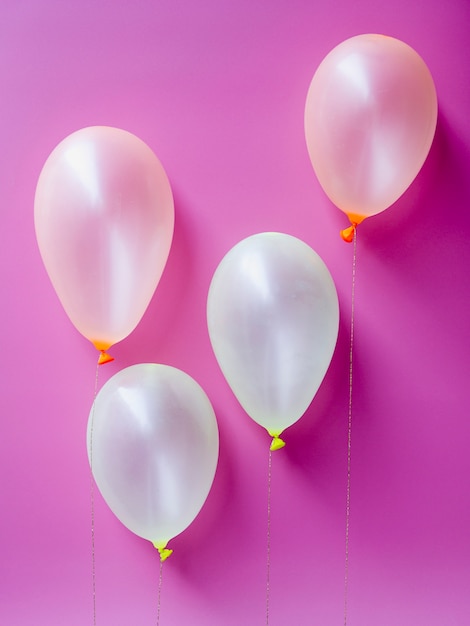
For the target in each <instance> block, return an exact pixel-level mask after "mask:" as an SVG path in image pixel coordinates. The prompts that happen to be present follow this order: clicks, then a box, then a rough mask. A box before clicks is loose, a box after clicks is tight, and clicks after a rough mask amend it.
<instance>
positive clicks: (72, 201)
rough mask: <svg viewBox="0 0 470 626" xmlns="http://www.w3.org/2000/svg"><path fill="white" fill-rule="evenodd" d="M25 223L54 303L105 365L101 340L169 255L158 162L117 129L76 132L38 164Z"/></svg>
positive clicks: (118, 336)
mask: <svg viewBox="0 0 470 626" xmlns="http://www.w3.org/2000/svg"><path fill="white" fill-rule="evenodd" d="M34 221H35V229H36V237H37V241H38V246H39V251H40V253H41V256H42V259H43V262H44V265H45V267H46V270H47V273H48V275H49V278H50V280H51V282H52V285H53V287H54V289H55V291H56V293H57V295H58V297H59V300H60V302H61V304H62V306H63V307H64V309H65V311H66V313H67V315H68V316H69V318H70V320H71V321H72V323H73V324H74V325H75V327H76V328H77V330H78V331H79V332H80V333H82V335H84V336H85V337H86V338H87V339H89V340H90V341H91V342H92V343H93V345H94V346H95V347H96V349H97V350H98V351H99V363H107V362H109V361H110V360H112V357H110V356H109V354H108V353H107V350H108V349H109V347H110V346H112V345H114V344H115V343H117V342H118V341H121V340H122V339H124V338H125V337H127V336H128V335H129V334H130V333H131V332H132V331H133V330H134V328H135V327H136V326H137V324H138V323H139V322H140V320H141V318H142V316H143V314H144V312H145V310H146V309H147V306H148V304H149V302H150V300H151V298H152V296H153V293H154V291H155V289H156V287H157V284H158V282H159V280H160V277H161V275H162V272H163V269H164V267H165V265H166V261H167V257H168V254H169V250H170V246H171V242H172V237H173V226H174V207H173V196H172V192H171V188H170V184H169V181H168V178H167V176H166V173H165V171H164V169H163V166H162V164H161V163H160V161H159V160H158V158H157V157H156V156H155V154H154V153H153V152H152V150H151V149H150V148H149V147H148V146H147V145H146V144H145V143H144V142H143V141H142V140H141V139H139V138H137V137H136V136H135V135H132V134H131V133H129V132H127V131H125V130H121V129H118V128H110V127H107V126H94V127H90V128H83V129H81V130H78V131H76V132H74V133H72V134H71V135H69V136H68V137H66V138H65V139H64V140H63V141H61V142H60V143H59V144H58V146H57V147H56V148H55V149H54V150H53V151H52V153H51V154H50V155H49V157H48V158H47V160H46V162H45V164H44V167H43V169H42V171H41V174H40V176H39V180H38V183H37V187H36V195H35V200H34Z"/></svg>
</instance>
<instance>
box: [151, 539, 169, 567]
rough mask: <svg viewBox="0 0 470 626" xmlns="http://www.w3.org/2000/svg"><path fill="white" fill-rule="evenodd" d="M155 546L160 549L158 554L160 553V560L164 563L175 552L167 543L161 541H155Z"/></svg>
mask: <svg viewBox="0 0 470 626" xmlns="http://www.w3.org/2000/svg"><path fill="white" fill-rule="evenodd" d="M153 546H154V548H156V549H157V550H158V554H159V555H160V561H161V562H162V563H163V562H164V561H166V560H167V558H168V557H169V556H171V555H172V554H173V550H170V549H168V548H167V547H166V543H161V542H159V541H154V542H153Z"/></svg>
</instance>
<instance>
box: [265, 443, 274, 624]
mask: <svg viewBox="0 0 470 626" xmlns="http://www.w3.org/2000/svg"><path fill="white" fill-rule="evenodd" d="M272 455H273V447H272V444H271V447H270V448H269V457H268V511H267V512H268V525H267V535H266V626H269V600H270V591H271V590H270V575H271V467H272Z"/></svg>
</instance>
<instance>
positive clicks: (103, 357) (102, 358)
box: [98, 350, 114, 365]
mask: <svg viewBox="0 0 470 626" xmlns="http://www.w3.org/2000/svg"><path fill="white" fill-rule="evenodd" d="M111 361H114V357H113V356H111V355H110V354H108V353H107V352H106V351H105V350H100V355H99V357H98V365H104V364H105V363H110V362H111Z"/></svg>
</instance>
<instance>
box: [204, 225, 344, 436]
mask: <svg viewBox="0 0 470 626" xmlns="http://www.w3.org/2000/svg"><path fill="white" fill-rule="evenodd" d="M338 318H339V311H338V297H337V294H336V288H335V285H334V282H333V279H332V277H331V274H330V273H329V271H328V268H327V267H326V265H325V264H324V262H323V261H322V259H321V258H320V257H319V256H318V254H317V253H316V252H315V251H314V250H312V248H310V247H309V246H308V245H307V244H306V243H304V242H302V241H300V240H299V239H297V238H295V237H292V236H290V235H286V234H283V233H260V234H258V235H253V236H251V237H248V238H247V239H244V240H243V241H241V242H239V243H238V244H237V245H236V246H235V247H234V248H232V249H231V250H230V251H229V252H228V253H227V255H226V256H225V257H224V258H223V259H222V261H221V263H220V264H219V266H218V267H217V269H216V271H215V273H214V276H213V279H212V282H211V285H210V289H209V296H208V303H207V320H208V328H209V335H210V339H211V343H212V347H213V349H214V353H215V355H216V358H217V361H218V363H219V365H220V368H221V370H222V372H223V374H224V376H225V378H226V380H227V382H228V384H229V385H230V387H231V389H232V391H233V392H234V394H235V396H236V397H237V398H238V400H239V402H240V403H241V405H242V406H243V408H244V409H245V411H246V412H247V413H248V415H249V416H250V417H251V418H252V419H253V420H254V421H256V422H257V423H258V424H260V425H262V426H264V427H265V428H266V429H267V430H268V431H269V432H270V433H271V434H273V435H275V434H279V433H281V432H282V431H283V430H284V429H285V428H286V427H288V426H290V425H291V424H293V423H294V422H296V421H297V420H298V419H299V418H300V417H301V416H302V415H303V413H304V412H305V410H306V409H307V407H308V405H309V404H310V402H311V401H312V399H313V397H314V395H315V393H316V392H317V390H318V387H319V386H320V384H321V382H322V380H323V377H324V375H325V373H326V371H327V369H328V366H329V364H330V361H331V357H332V355H333V351H334V348H335V345H336V340H337V335H338Z"/></svg>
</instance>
